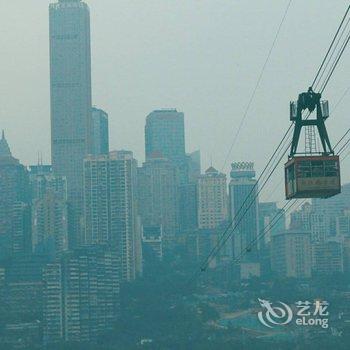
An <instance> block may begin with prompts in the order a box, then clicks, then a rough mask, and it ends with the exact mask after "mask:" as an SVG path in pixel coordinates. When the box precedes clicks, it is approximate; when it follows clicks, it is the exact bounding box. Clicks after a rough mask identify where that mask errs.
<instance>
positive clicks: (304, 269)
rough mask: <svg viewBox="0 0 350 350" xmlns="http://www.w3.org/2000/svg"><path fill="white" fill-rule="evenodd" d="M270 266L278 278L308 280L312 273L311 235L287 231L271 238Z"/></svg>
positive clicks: (303, 232)
mask: <svg viewBox="0 0 350 350" xmlns="http://www.w3.org/2000/svg"><path fill="white" fill-rule="evenodd" d="M271 266H272V270H273V272H275V273H276V275H278V276H280V277H294V278H301V279H303V278H310V277H311V271H312V251H311V233H310V232H305V231H297V230H289V231H284V232H280V233H279V234H276V235H274V236H273V238H272V249H271Z"/></svg>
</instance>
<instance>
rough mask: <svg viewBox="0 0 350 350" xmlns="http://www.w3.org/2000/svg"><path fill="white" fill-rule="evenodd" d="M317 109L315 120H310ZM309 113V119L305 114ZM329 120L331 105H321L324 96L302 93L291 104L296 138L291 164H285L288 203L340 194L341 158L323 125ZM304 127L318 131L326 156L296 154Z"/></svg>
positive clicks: (288, 162)
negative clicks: (332, 145) (305, 112)
mask: <svg viewBox="0 0 350 350" xmlns="http://www.w3.org/2000/svg"><path fill="white" fill-rule="evenodd" d="M315 108H316V119H311V118H310V119H309V116H310V114H311V113H312V112H313V111H314V110H315ZM306 109H308V111H309V114H308V116H307V117H306V118H305V119H303V117H302V113H303V111H304V110H306ZM328 116H329V108H328V101H321V94H320V93H315V92H314V91H313V90H312V88H309V90H308V92H304V93H301V94H300V95H299V98H298V101H294V102H291V103H290V120H291V121H293V122H294V134H293V139H292V145H291V151H290V154H289V156H288V161H287V163H286V164H285V166H284V167H285V191H286V199H293V198H328V197H332V196H334V195H336V194H338V193H340V191H341V184H340V167H339V156H337V155H334V151H333V149H332V147H331V144H330V141H329V138H328V134H327V130H326V126H325V123H324V121H325V120H326V119H327V118H328ZM303 127H311V128H314V127H317V130H318V134H319V138H320V141H321V145H322V148H323V152H316V151H315V152H313V150H311V149H309V152H306V149H305V152H304V153H302V154H300V153H297V148H298V142H299V138H300V133H301V130H302V128H303Z"/></svg>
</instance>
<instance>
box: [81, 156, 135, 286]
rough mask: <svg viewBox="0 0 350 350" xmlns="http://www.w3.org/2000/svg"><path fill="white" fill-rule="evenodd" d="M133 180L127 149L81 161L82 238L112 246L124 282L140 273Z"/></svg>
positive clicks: (89, 242)
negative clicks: (119, 263) (117, 258)
mask: <svg viewBox="0 0 350 350" xmlns="http://www.w3.org/2000/svg"><path fill="white" fill-rule="evenodd" d="M136 181H137V162H136V160H135V159H134V158H133V154H132V152H130V151H116V152H111V153H110V154H109V155H100V156H88V157H87V158H86V159H85V161H84V199H85V200H84V203H85V209H84V212H85V236H84V241H85V243H86V244H110V245H111V246H112V247H114V248H115V249H116V251H117V252H118V253H119V255H120V257H121V276H122V279H123V280H127V281H130V280H133V279H135V277H136V275H137V274H138V273H141V271H140V263H139V261H140V260H141V257H140V254H141V252H140V249H139V247H140V246H141V232H140V227H139V223H138V211H137V197H136V195H137V183H136Z"/></svg>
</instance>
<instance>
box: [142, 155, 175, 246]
mask: <svg viewBox="0 0 350 350" xmlns="http://www.w3.org/2000/svg"><path fill="white" fill-rule="evenodd" d="M138 201H139V211H140V216H141V221H142V225H143V226H145V227H152V226H161V227H162V229H163V239H164V244H167V242H169V241H171V240H172V239H173V238H174V236H175V235H176V234H177V233H178V230H179V204H178V203H179V202H178V171H177V168H176V166H175V165H174V164H173V163H172V162H171V161H169V160H167V159H164V158H150V159H148V160H147V161H146V162H145V163H143V165H142V167H140V168H138Z"/></svg>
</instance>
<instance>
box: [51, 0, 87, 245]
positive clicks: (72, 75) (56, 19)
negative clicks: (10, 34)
mask: <svg viewBox="0 0 350 350" xmlns="http://www.w3.org/2000/svg"><path fill="white" fill-rule="evenodd" d="M49 10H50V75H51V84H50V88H51V147H52V166H53V171H54V173H55V175H59V176H65V177H66V179H67V187H68V202H69V204H70V211H71V213H72V215H71V216H70V232H71V234H70V243H71V244H72V245H73V246H74V245H76V244H79V242H80V234H81V230H80V226H79V223H80V221H81V220H80V216H81V213H82V207H83V159H84V157H85V156H86V155H87V154H89V153H91V151H92V140H91V120H92V118H91V108H92V106H91V50H90V15H89V8H88V6H87V4H85V3H84V2H82V1H81V0H58V2H57V3H53V4H50V9H49Z"/></svg>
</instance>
